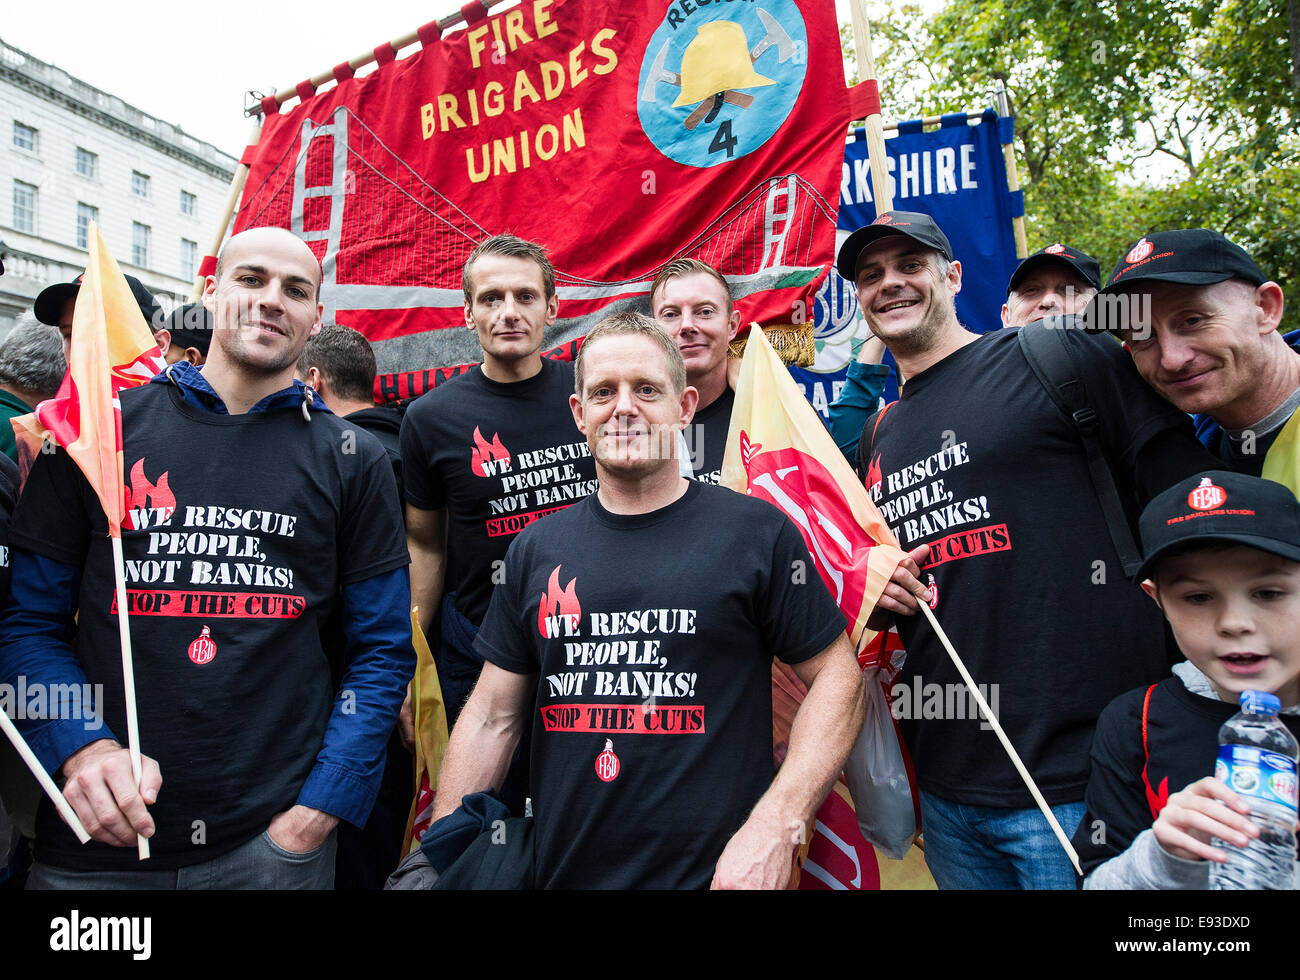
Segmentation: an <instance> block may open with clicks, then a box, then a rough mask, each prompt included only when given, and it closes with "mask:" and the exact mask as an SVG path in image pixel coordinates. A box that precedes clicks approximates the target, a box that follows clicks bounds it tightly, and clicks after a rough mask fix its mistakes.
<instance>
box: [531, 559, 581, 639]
mask: <svg viewBox="0 0 1300 980" xmlns="http://www.w3.org/2000/svg"><path fill="white" fill-rule="evenodd" d="M562 567H563V566H561V565H556V566H555V568H554V569H553V570H552V571H551V578H550V580H549V581H548V582H547V583H546V591H545V592H544V593H543V594H542V601H541V602H540V603H539V604H538V606H537V632H538V633H540V634H541V635H542V637H543V638H550V637H553V636H556V635H558V634H559V622H558V621H559V620H560V619H561V618H565V617H567V618H569V623H570V632H569V634H568V635H572V632H571V631H572V630H573V629H576V628H577V625H578V620H579V619H580V618H581V617H582V605H581V604H580V603H579V602H578V590H577V588H576V586H577V584H578V579H577V576H574V577H573V578H571V579H569V584H568V585H566V586H565V587H564V588H560V569H561V568H562ZM548 620H549V621H550V623H549V628H548Z"/></svg>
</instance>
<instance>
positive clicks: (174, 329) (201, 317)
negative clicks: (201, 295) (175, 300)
mask: <svg viewBox="0 0 1300 980" xmlns="http://www.w3.org/2000/svg"><path fill="white" fill-rule="evenodd" d="M163 326H164V327H166V328H167V331H168V332H169V333H170V334H171V335H172V343H173V344H179V345H180V346H181V347H196V348H198V351H199V353H200V354H202V355H203V356H204V357H207V356H208V344H209V343H211V341H212V314H211V313H209V312H208V308H207V307H206V306H204V305H203V304H202V303H186V304H185V305H184V306H178V307H176V309H174V310H172V311H171V313H169V314H168V315H167V320H166V322H164V323H163Z"/></svg>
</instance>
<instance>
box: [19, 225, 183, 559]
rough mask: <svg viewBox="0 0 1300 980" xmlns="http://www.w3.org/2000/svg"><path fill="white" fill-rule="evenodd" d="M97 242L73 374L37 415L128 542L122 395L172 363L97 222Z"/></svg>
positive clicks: (116, 533)
mask: <svg viewBox="0 0 1300 980" xmlns="http://www.w3.org/2000/svg"><path fill="white" fill-rule="evenodd" d="M89 238H90V263H89V264H88V265H87V266H86V272H85V274H84V275H83V276H82V279H81V288H80V289H79V290H78V291H77V305H76V312H75V313H74V314H73V321H72V349H71V351H70V352H69V354H68V373H67V374H65V375H64V376H63V385H62V386H61V387H60V388H59V393H58V394H57V395H55V396H54V397H53V398H51V399H48V400H47V401H43V402H41V403H40V404H39V405H37V406H36V413H35V414H36V419H37V421H38V422H39V423H40V426H41V427H43V428H44V430H45V431H46V432H47V433H48V434H49V436H50V437H51V438H53V439H54V441H55V442H57V443H58V444H59V445H60V446H62V447H63V448H64V450H65V451H66V452H67V453H68V455H69V456H71V457H72V459H73V461H74V462H75V463H76V464H77V465H78V466H79V467H81V471H82V472H83V473H84V474H85V475H86V479H87V480H88V481H89V482H90V485H91V486H92V487H93V488H94V490H95V493H96V494H97V495H98V497H99V502H100V504H101V505H102V506H103V508H104V514H105V516H107V518H108V530H109V534H110V535H112V536H113V537H115V538H120V537H121V535H122V516H123V514H125V513H126V506H125V498H124V492H123V479H122V477H123V474H122V406H121V404H120V403H119V402H118V398H117V393H118V392H119V391H121V390H122V389H123V388H134V387H135V386H136V385H141V384H144V383H145V382H147V381H148V380H149V379H150V378H152V377H153V376H154V375H155V374H157V373H158V372H160V371H162V370H163V369H164V368H166V366H167V363H166V361H164V360H163V356H162V351H160V350H159V349H158V345H157V343H156V342H155V341H154V338H153V333H152V332H151V331H150V329H149V326H148V324H146V323H145V320H144V314H142V313H141V312H140V305H139V304H138V303H137V302H136V299H135V296H134V295H133V294H132V293H131V287H130V286H128V285H127V283H126V278H125V277H124V276H123V275H122V270H121V269H119V268H118V265H117V262H116V260H115V259H114V258H113V256H112V253H110V252H109V250H108V246H107V245H106V244H104V239H103V238H102V237H101V236H100V234H99V227H98V226H97V225H96V224H95V223H94V222H91V225H90V234H89ZM15 421H17V420H15ZM23 428H24V432H21V433H20V432H19V426H18V425H17V424H15V426H14V431H15V434H16V435H19V436H20V438H21V437H22V436H23V435H24V434H26V433H31V431H32V430H31V427H30V426H27V425H25V426H24V427H23Z"/></svg>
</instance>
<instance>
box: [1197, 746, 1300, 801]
mask: <svg viewBox="0 0 1300 980" xmlns="http://www.w3.org/2000/svg"><path fill="white" fill-rule="evenodd" d="M1214 775H1215V778H1217V779H1218V780H1220V781H1221V782H1224V783H1227V784H1228V788H1229V789H1231V790H1232V791H1233V792H1235V793H1237V794H1238V795H1240V796H1249V797H1253V798H1254V799H1257V800H1262V801H1264V802H1266V803H1272V804H1274V805H1275V806H1281V807H1285V808H1286V809H1288V810H1290V811H1291V813H1292V816H1293V818H1294V815H1295V813H1296V791H1297V783H1296V764H1295V760H1294V759H1289V758H1287V757H1286V756H1284V755H1278V753H1276V752H1268V751H1265V750H1263V749H1258V748H1254V747H1253V746H1249V745H1220V746H1219V758H1218V759H1217V760H1216V761H1215V763H1214Z"/></svg>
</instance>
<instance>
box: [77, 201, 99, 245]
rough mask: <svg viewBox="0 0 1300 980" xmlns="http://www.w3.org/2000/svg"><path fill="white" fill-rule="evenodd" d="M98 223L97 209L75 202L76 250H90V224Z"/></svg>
mask: <svg viewBox="0 0 1300 980" xmlns="http://www.w3.org/2000/svg"><path fill="white" fill-rule="evenodd" d="M92 221H95V222H98V221H99V208H92V207H91V206H90V205H89V204H82V203H81V202H80V201H78V202H77V248H86V249H88V248H90V223H91V222H92Z"/></svg>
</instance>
